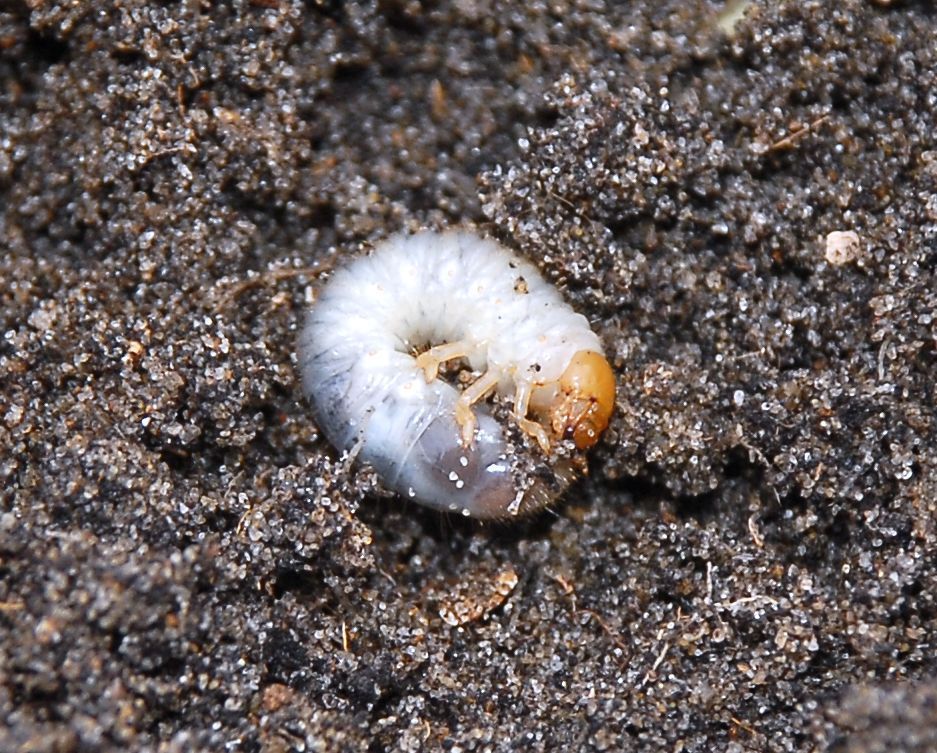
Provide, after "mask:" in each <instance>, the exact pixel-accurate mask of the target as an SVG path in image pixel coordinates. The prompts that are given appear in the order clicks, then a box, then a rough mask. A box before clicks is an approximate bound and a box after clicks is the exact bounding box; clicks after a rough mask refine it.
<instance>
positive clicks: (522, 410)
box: [514, 381, 550, 453]
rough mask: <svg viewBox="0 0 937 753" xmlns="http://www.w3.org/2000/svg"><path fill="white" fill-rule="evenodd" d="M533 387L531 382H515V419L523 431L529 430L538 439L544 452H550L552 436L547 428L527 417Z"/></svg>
mask: <svg viewBox="0 0 937 753" xmlns="http://www.w3.org/2000/svg"><path fill="white" fill-rule="evenodd" d="M532 391H533V387H532V385H531V384H530V382H524V381H518V382H515V383H514V420H515V421H517V425H518V426H519V427H520V428H521V431H524V432H527V433H528V434H530V435H531V436H532V437H534V438H535V439H536V440H537V443H538V444H539V445H540V449H542V450H543V451H544V452H546V453H548V452H550V437H549V435H548V434H547V430H546V429H544V428H543V426H541V425H540V424H539V423H538V422H536V421H532V420H531V419H529V418H527V411H528V409H529V407H530V393H531V392H532Z"/></svg>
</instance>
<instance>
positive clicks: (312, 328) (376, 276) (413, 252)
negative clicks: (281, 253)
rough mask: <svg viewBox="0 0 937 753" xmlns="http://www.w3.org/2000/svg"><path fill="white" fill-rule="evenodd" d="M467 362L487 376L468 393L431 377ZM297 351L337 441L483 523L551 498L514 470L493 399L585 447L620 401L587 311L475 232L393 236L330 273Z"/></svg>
mask: <svg viewBox="0 0 937 753" xmlns="http://www.w3.org/2000/svg"><path fill="white" fill-rule="evenodd" d="M426 347H429V349H428V350H424V351H423V352H422V353H420V354H419V355H416V356H414V353H417V352H419V350H420V349H423V348H426ZM459 358H462V359H465V360H466V361H467V362H468V364H469V365H470V366H471V368H472V369H473V371H476V372H479V373H480V374H481V376H479V377H478V378H477V379H476V380H475V381H474V382H472V383H471V384H470V385H469V386H468V387H466V388H465V389H464V390H463V391H461V392H460V391H459V390H457V389H456V388H455V387H453V386H452V385H450V384H449V383H447V382H446V381H444V380H442V379H441V378H438V376H437V372H438V369H439V366H440V364H442V363H444V362H446V361H450V360H454V359H459ZM298 360H299V365H300V369H301V372H302V379H303V387H304V390H305V392H306V393H307V395H308V396H309V399H310V402H311V403H312V407H313V412H314V416H315V419H316V422H317V424H318V426H319V428H320V429H321V430H322V432H323V433H324V434H325V436H326V438H327V439H328V440H329V441H330V442H331V443H332V444H333V445H334V446H335V447H337V448H338V449H340V450H344V451H357V452H358V457H360V458H361V459H362V460H364V461H365V462H367V463H369V464H370V465H371V466H373V467H374V468H375V470H377V472H378V473H379V474H380V475H381V476H382V478H383V479H384V482H385V483H386V484H387V486H388V487H390V488H391V489H392V490H394V491H396V492H398V493H399V494H401V495H402V496H404V497H408V498H410V499H413V500H416V501H417V502H420V503H422V504H424V505H428V506H430V507H435V508H437V509H440V510H445V511H454V512H461V513H462V514H464V515H471V516H473V517H476V518H504V517H509V516H511V515H517V514H521V513H527V512H532V511H534V510H535V509H538V508H539V507H542V506H543V505H545V504H547V503H548V502H549V499H550V497H549V494H544V493H543V492H542V490H540V492H539V493H534V492H532V491H531V489H530V487H529V485H528V487H527V488H526V489H525V487H524V484H523V483H522V480H521V479H518V478H516V476H517V475H518V473H517V470H516V468H515V466H514V464H513V463H512V457H511V455H512V452H511V448H510V447H509V446H508V444H507V443H506V439H505V436H504V432H503V431H502V427H501V425H500V424H499V423H498V422H497V421H496V420H495V419H494V418H493V417H492V416H491V415H490V413H489V412H488V410H487V408H486V406H485V405H484V402H483V399H484V398H485V397H486V396H487V395H489V394H490V393H492V392H493V391H497V392H498V393H499V394H500V395H502V396H506V397H509V398H512V399H513V406H514V408H513V411H512V414H513V418H514V420H515V421H516V422H517V425H518V426H519V427H520V429H522V430H523V431H524V432H526V433H527V434H529V435H531V436H532V437H534V438H535V439H536V440H537V441H538V443H539V444H540V446H541V447H542V448H543V450H544V451H545V452H549V450H550V447H551V444H552V443H553V442H555V441H557V440H559V439H562V438H569V439H572V440H574V441H575V444H576V446H577V448H579V449H581V450H582V449H586V448H588V447H591V446H592V445H593V444H595V442H596V441H598V438H599V435H600V434H601V433H602V431H604V430H605V427H606V426H607V425H608V421H609V418H610V416H611V413H612V409H613V407H614V404H615V379H614V376H613V374H612V370H611V367H610V366H609V364H608V361H607V360H606V359H605V356H604V355H603V350H602V345H601V343H600V342H599V338H598V337H597V336H596V334H595V333H594V332H593V331H592V329H591V328H590V327H589V323H588V321H587V320H586V318H585V317H584V316H583V315H582V314H578V313H576V312H574V311H573V310H572V309H571V308H570V307H569V305H568V304H567V303H566V302H565V301H563V299H562V297H561V296H560V294H559V292H558V291H557V290H556V289H555V288H554V287H553V286H552V285H550V284H549V283H547V282H546V281H545V280H544V279H543V277H542V276H541V275H540V273H539V272H538V271H537V269H536V267H534V265H533V264H531V263H529V262H527V261H524V260H522V259H520V258H518V257H516V256H514V255H513V254H511V252H509V251H508V250H507V249H505V248H504V247H503V246H501V245H499V244H498V243H496V242H495V241H493V240H487V239H483V238H480V237H478V236H476V235H473V234H471V233H468V232H459V231H450V232H445V233H437V232H431V231H424V232H420V233H417V234H415V235H409V236H408V235H397V236H394V237H391V238H389V239H388V240H386V241H384V242H383V243H382V244H380V245H379V246H378V247H377V248H376V249H375V250H374V253H373V254H371V255H370V256H364V257H361V258H359V259H356V260H355V261H353V262H352V263H350V264H349V265H348V266H346V267H344V268H343V269H340V270H339V271H338V272H336V273H335V274H334V275H333V276H332V278H331V279H330V280H329V282H328V283H327V284H326V285H325V287H324V288H323V290H322V291H321V292H320V295H319V296H318V299H317V300H316V302H315V304H314V305H313V306H312V308H311V309H310V310H309V312H308V314H307V317H306V323H305V326H304V328H303V330H302V334H301V336H300V340H299V352H298Z"/></svg>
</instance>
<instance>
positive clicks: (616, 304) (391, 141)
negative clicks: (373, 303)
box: [0, 0, 937, 753]
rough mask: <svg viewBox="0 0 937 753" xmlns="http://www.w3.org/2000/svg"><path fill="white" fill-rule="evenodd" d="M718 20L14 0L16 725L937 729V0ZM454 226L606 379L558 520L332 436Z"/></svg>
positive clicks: (579, 7)
mask: <svg viewBox="0 0 937 753" xmlns="http://www.w3.org/2000/svg"><path fill="white" fill-rule="evenodd" d="M732 6H733V7H732V8H730V9H728V10H727V9H725V8H724V7H723V6H722V4H721V3H711V4H710V3H706V2H699V1H697V0H691V1H689V2H688V1H687V0H657V1H656V2H633V3H620V2H613V1H612V0H605V1H603V0H595V1H594V2H584V1H583V2H580V1H578V0H555V1H551V2H547V1H546V0H531V1H525V2H513V3H508V2H503V3H502V2H498V3H495V2H491V0H453V1H452V2H447V1H445V0H442V1H441V2H432V3H431V2H418V1H417V0H413V1H411V0H373V1H371V2H361V3H353V2H339V1H338V0H321V1H319V2H300V1H299V0H295V1H294V0H244V1H242V2H231V3H208V2H198V1H197V0H196V1H194V2H170V3H165V2H164V3H144V2H129V1H128V2H103V3H98V2H90V1H88V2H85V1H84V0H72V1H69V2H64V1H63V2H54V0H48V1H47V2H38V1H36V2H32V1H30V2H22V1H21V0H7V1H6V2H2V3H0V334H2V339H0V750H2V751H11V752H17V753H20V752H25V751H30V752H33V753H39V752H41V751H48V752H49V753H52V752H53V751H55V752H84V751H153V752H154V753H155V752H157V751H158V752H160V753H176V752H179V753H181V752H182V751H194V750H197V751H258V752H261V751H262V752H264V753H273V752H285V751H310V750H322V751H362V750H371V751H384V750H387V751H391V750H450V751H513V750H543V751H546V750H558V749H559V750H568V751H578V750H621V751H648V752H652V751H653V752H656V751H668V752H669V751H700V752H702V751H707V752H708V751H732V752H733V753H734V752H739V753H740V752H742V751H836V752H837V753H845V752H847V751H848V752H851V753H859V752H860V751H911V750H915V751H931V750H934V749H937V731H935V730H937V703H935V695H937V649H935V638H934V636H935V628H937V605H935V593H937V442H935V439H937V436H935V435H937V430H935V384H934V380H935V376H934V375H935V371H937V369H935V366H937V356H935V350H937V279H935V277H937V271H935V270H937V144H935V123H937V94H935V92H937V73H935V72H937V15H935V11H934V9H933V5H932V4H931V3H930V2H927V1H926V0H892V1H891V2H887V1H886V0H843V1H842V2H827V1H826V0H823V1H819V0H812V1H811V0H797V1H796V2H795V1H793V0H790V1H788V2H767V1H765V2H753V3H751V4H749V5H747V6H745V5H744V3H737V2H736V3H732ZM740 11H741V15H740V16H739V13H740ZM424 229H430V230H437V231H438V230H447V229H460V230H463V231H466V232H472V233H475V234H478V235H480V236H483V237H489V238H493V239H495V240H497V242H498V243H500V244H501V245H502V246H504V247H505V248H506V249H509V250H510V252H511V253H513V254H516V255H517V256H519V257H521V258H525V259H527V260H529V261H530V262H531V263H533V264H534V265H535V266H536V267H537V269H538V270H539V272H540V273H541V274H542V275H543V276H544V278H545V279H546V280H547V281H548V282H549V283H550V284H552V285H555V286H556V287H557V288H558V289H559V290H560V291H561V293H562V296H563V298H564V300H565V301H566V302H567V303H568V304H569V305H570V306H571V307H572V309H574V310H575V311H578V312H580V313H582V314H583V315H584V316H585V317H586V318H587V319H588V321H589V324H590V326H591V328H592V330H593V331H594V332H595V333H596V334H597V335H598V336H599V338H600V340H601V343H602V349H603V351H604V354H605V356H606V357H607V359H608V362H609V363H610V364H611V367H612V370H613V372H614V376H615V381H616V385H615V386H616V389H617V400H616V402H617V406H616V409H615V412H614V414H613V415H612V419H611V423H610V425H609V427H608V429H607V430H606V431H605V433H604V434H603V435H602V437H601V440H600V441H599V442H598V444H597V445H596V446H595V447H594V448H592V450H591V451H590V452H589V453H588V455H587V456H586V458H587V462H588V474H587V475H585V476H580V477H579V479H578V480H577V481H576V482H575V483H573V485H572V486H571V487H570V488H569V489H568V490H567V491H566V493H565V494H564V495H563V496H562V497H561V498H560V499H559V500H557V501H556V502H554V503H552V504H551V505H550V509H549V510H546V511H544V512H543V513H541V514H539V515H535V516H533V517H530V518H527V519H523V520H514V521H513V522H502V523H498V524H492V523H484V522H479V521H477V520H474V519H465V518H463V517H462V516H461V515H446V514H444V513H439V512H437V511H434V510H430V509H426V508H423V507H420V506H418V505H415V504H413V503H411V502H408V501H405V500H403V499H401V498H400V497H399V496H397V495H394V494H390V493H389V492H388V491H387V487H386V486H385V485H384V482H383V481H382V480H381V479H380V477H379V476H378V475H377V474H376V473H375V472H374V471H373V470H371V469H369V468H368V467H367V465H365V464H364V463H362V462H356V461H355V460H354V459H353V458H351V457H349V456H347V455H343V454H341V453H339V452H337V451H335V450H334V449H333V448H332V446H331V445H330V444H329V442H328V441H326V438H325V437H324V436H323V435H322V434H321V433H320V432H319V430H318V429H317V427H316V426H315V423H314V421H313V418H312V410H311V407H310V405H309V403H308V402H307V401H306V400H305V398H304V396H303V390H302V386H301V377H300V374H299V364H298V362H297V360H296V344H297V339H298V336H299V329H300V327H301V326H302V322H303V317H304V312H305V310H306V309H308V308H309V307H310V305H311V303H312V301H313V300H314V298H315V295H316V291H317V290H319V289H320V288H321V286H322V285H323V284H325V281H326V280H327V279H328V276H329V274H330V273H332V272H334V270H336V269H337V268H339V267H341V266H343V265H344V264H345V263H347V262H348V261H350V260H351V259H352V258H354V257H356V256H358V255H360V254H363V253H366V252H367V250H368V249H372V248H375V247H376V246H378V245H379V244H380V243H381V242H382V241H383V240H384V239H386V238H388V237H390V236H393V235H395V234H397V233H401V232H409V233H413V232H416V231H419V230H424ZM361 303H362V305H364V304H366V303H367V302H366V301H362V302H361ZM463 373H464V371H463ZM444 376H446V377H447V378H449V379H451V380H452V381H453V382H458V380H459V378H460V375H459V369H458V367H457V366H456V367H455V368H450V369H448V371H446V373H445V374H444ZM488 410H490V411H491V415H493V416H494V417H495V418H496V419H497V420H498V421H499V422H501V425H502V426H503V427H504V430H505V431H506V432H511V431H515V429H516V423H517V422H512V421H511V420H510V417H509V416H508V415H507V414H508V413H509V411H510V405H509V404H507V403H505V402H504V401H501V402H494V403H491V404H490V406H489V408H488ZM515 439H516V441H517V442H519V444H518V447H520V448H521V449H520V451H519V455H518V457H521V458H523V457H527V458H537V457H538V455H537V453H538V452H539V450H538V448H537V447H536V443H531V442H529V441H528V440H526V439H525V438H524V437H523V436H520V437H515ZM541 466H542V467H538V466H537V463H536V462H534V461H531V463H530V464H529V466H528V468H529V472H530V473H531V474H538V473H541V472H542V473H544V474H549V473H550V472H551V470H550V467H549V464H546V465H544V464H541Z"/></svg>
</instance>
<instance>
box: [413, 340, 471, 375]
mask: <svg viewBox="0 0 937 753" xmlns="http://www.w3.org/2000/svg"><path fill="white" fill-rule="evenodd" d="M467 355H468V347H467V346H466V344H465V343H464V342H461V341H460V340H456V341H455V342H451V343H442V344H441V345H434V346H433V347H432V348H430V349H429V350H427V351H425V352H423V353H420V355H418V356H417V357H416V365H417V366H419V367H420V368H421V369H423V376H425V377H426V381H427V383H429V382H432V381H433V380H434V379H435V378H436V377H437V375H438V374H439V367H440V365H441V364H444V363H445V362H446V361H452V360H454V359H456V358H464V357H465V356H467Z"/></svg>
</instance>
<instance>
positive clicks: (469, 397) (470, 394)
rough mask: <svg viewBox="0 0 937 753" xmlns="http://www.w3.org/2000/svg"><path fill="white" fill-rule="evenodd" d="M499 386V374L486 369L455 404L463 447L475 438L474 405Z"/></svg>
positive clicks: (469, 445) (469, 444) (467, 445)
mask: <svg viewBox="0 0 937 753" xmlns="http://www.w3.org/2000/svg"><path fill="white" fill-rule="evenodd" d="M497 386H498V375H497V374H496V373H495V372H493V371H486V372H485V373H484V374H482V375H481V376H480V377H478V379H476V380H475V381H474V382H472V383H471V384H470V385H469V386H468V387H466V388H465V389H464V390H463V391H462V394H461V395H459V399H458V400H456V404H455V420H456V423H457V424H458V425H459V427H460V428H461V429H462V445H463V447H471V445H472V440H473V439H474V438H475V426H476V424H477V423H478V422H477V421H476V420H475V412H474V411H473V410H472V406H473V405H474V404H475V403H477V402H478V401H479V400H483V399H484V398H485V397H486V396H487V395H488V394H489V393H491V392H492V390H494V388H495V387H497Z"/></svg>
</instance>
